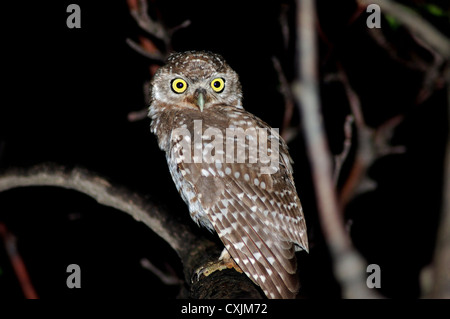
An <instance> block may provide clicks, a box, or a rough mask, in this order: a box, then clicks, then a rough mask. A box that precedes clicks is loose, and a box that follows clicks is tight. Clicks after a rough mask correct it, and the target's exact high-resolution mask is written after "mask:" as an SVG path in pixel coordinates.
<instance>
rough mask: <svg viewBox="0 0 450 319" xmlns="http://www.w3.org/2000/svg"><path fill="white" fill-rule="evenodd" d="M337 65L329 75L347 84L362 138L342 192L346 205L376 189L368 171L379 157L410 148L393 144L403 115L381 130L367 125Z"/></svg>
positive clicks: (358, 130) (352, 91)
mask: <svg viewBox="0 0 450 319" xmlns="http://www.w3.org/2000/svg"><path fill="white" fill-rule="evenodd" d="M337 68H338V74H337V76H336V77H327V79H328V80H331V79H334V78H336V79H338V80H339V81H341V83H342V85H343V86H344V90H345V92H346V94H347V99H348V102H349V105H350V109H351V111H352V113H353V116H354V119H355V124H356V129H357V130H356V134H357V141H358V146H357V148H356V156H355V162H354V164H353V167H352V170H351V172H350V175H349V177H348V178H347V181H346V182H345V184H344V186H343V188H342V192H341V194H340V200H341V203H342V205H343V206H345V205H346V204H347V203H348V202H349V201H350V200H351V199H352V198H354V197H355V196H357V195H359V194H362V193H365V192H368V191H370V190H373V189H375V188H376V186H377V185H376V183H375V181H374V180H372V179H371V178H370V177H369V176H368V174H367V171H368V169H369V167H370V166H371V165H372V164H373V163H374V162H375V161H376V160H378V159H379V158H380V157H382V156H385V155H388V154H402V153H404V152H405V151H406V149H405V147H404V146H401V145H400V146H391V145H390V144H389V141H390V139H391V137H392V135H393V133H394V130H395V128H397V126H398V125H399V124H400V123H401V122H402V120H403V116H400V115H399V116H395V117H394V118H392V119H389V120H387V121H386V122H385V123H384V124H382V125H381V126H380V127H379V128H377V129H373V128H371V127H369V126H367V124H366V122H365V120H364V115H363V112H362V108H361V101H360V99H359V96H358V95H357V94H356V92H355V91H354V90H353V88H352V87H351V85H350V83H349V80H348V78H347V75H346V73H345V71H344V68H343V67H342V65H341V64H340V63H337Z"/></svg>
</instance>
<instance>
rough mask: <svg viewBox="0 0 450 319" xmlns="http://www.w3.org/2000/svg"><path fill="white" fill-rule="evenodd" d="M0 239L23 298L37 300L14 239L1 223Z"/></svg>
mask: <svg viewBox="0 0 450 319" xmlns="http://www.w3.org/2000/svg"><path fill="white" fill-rule="evenodd" d="M0 237H2V238H3V242H4V244H5V250H6V253H7V255H8V257H9V260H10V261H11V266H12V268H13V269H14V272H15V273H16V276H17V279H18V280H19V283H20V287H21V288H22V292H23V294H24V296H25V298H27V299H38V298H39V297H38V295H37V293H36V290H35V289H34V287H33V284H32V283H31V280H30V276H29V275H28V271H27V268H26V267H25V263H24V262H23V259H22V257H21V256H20V254H19V251H18V249H17V245H16V237H15V236H14V235H13V234H11V232H10V231H9V230H8V229H7V228H6V225H5V224H3V223H0Z"/></svg>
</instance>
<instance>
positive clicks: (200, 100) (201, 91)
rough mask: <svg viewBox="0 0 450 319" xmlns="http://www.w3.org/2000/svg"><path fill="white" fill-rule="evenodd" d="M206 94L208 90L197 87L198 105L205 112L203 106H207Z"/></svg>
mask: <svg viewBox="0 0 450 319" xmlns="http://www.w3.org/2000/svg"><path fill="white" fill-rule="evenodd" d="M205 94H206V91H205V90H204V89H197V90H196V91H195V96H196V99H197V106H198V108H199V109H200V112H203V107H204V106H205Z"/></svg>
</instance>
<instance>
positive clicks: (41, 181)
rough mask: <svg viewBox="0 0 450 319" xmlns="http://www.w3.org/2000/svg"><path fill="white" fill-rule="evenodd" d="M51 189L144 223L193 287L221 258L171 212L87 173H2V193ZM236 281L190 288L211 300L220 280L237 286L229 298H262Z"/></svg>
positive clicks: (47, 168)
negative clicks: (77, 194)
mask: <svg viewBox="0 0 450 319" xmlns="http://www.w3.org/2000/svg"><path fill="white" fill-rule="evenodd" d="M31 186H52V187H62V188H66V189H71V190H75V191H78V192H81V193H83V194H86V195H88V196H90V197H92V198H94V199H95V200H96V201H97V202H98V203H99V204H102V205H105V206H108V207H113V208H115V209H117V210H119V211H122V212H125V213H127V214H129V215H131V216H132V217H133V218H134V219H136V220H137V221H141V222H143V223H144V224H146V225H147V226H148V227H149V228H150V229H152V230H153V231H154V232H155V233H156V234H158V235H159V236H160V237H161V238H162V239H164V240H165V241H166V242H167V243H168V244H169V245H170V246H171V247H172V248H173V249H174V250H175V251H176V252H177V254H178V255H179V256H180V258H181V260H182V262H183V266H184V273H185V279H186V282H187V283H188V285H191V278H192V277H193V274H194V272H195V270H196V269H198V268H199V267H200V266H202V265H204V264H206V263H207V262H209V261H211V259H213V258H217V256H219V254H220V251H221V250H222V249H223V247H219V246H217V245H216V244H214V243H213V242H211V241H210V240H208V239H206V238H204V237H202V236H198V235H196V234H194V232H193V231H192V230H191V228H190V227H189V226H187V225H185V224H183V223H182V222H181V221H180V220H177V219H176V218H175V217H174V216H172V215H171V214H170V213H169V212H167V211H165V210H164V209H162V208H161V207H158V206H157V205H155V204H153V203H152V202H150V201H149V200H147V199H145V198H144V197H143V196H140V195H138V194H136V193H133V192H130V191H129V190H127V189H126V188H123V187H119V186H116V185H112V184H111V183H109V182H108V181H107V180H106V179H104V178H102V177H99V176H98V175H96V174H93V173H92V172H89V171H88V170H86V169H82V168H74V169H72V170H70V169H67V168H64V167H61V166H55V165H52V164H44V165H38V166H35V167H32V168H28V169H18V168H17V169H10V170H8V171H6V172H3V173H0V192H3V191H7V190H11V189H14V188H18V187H31ZM239 275H240V277H239V278H240V279H239V280H237V281H236V276H235V274H233V273H232V272H226V271H223V272H220V273H219V274H218V275H216V276H215V278H210V277H206V278H205V277H202V278H200V280H199V281H198V282H195V283H194V284H193V285H192V287H191V294H192V295H194V296H208V295H212V294H213V293H214V289H215V287H214V286H213V285H211V282H213V281H217V280H219V281H220V283H221V284H223V285H226V284H229V282H230V280H232V282H233V283H234V286H235V289H234V290H232V291H229V292H228V295H227V297H228V298H237V297H241V296H242V291H247V292H248V294H247V295H245V296H246V297H247V298H258V297H261V294H260V293H259V291H258V290H257V289H256V287H255V286H254V285H253V284H252V282H251V281H250V280H249V279H248V278H247V277H246V276H245V275H242V274H239Z"/></svg>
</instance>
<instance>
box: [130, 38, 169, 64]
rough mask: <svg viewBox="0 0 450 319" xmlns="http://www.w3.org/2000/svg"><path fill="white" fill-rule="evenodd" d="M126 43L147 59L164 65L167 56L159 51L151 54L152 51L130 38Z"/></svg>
mask: <svg viewBox="0 0 450 319" xmlns="http://www.w3.org/2000/svg"><path fill="white" fill-rule="evenodd" d="M125 42H126V43H127V44H128V45H129V46H130V48H132V49H133V50H135V51H136V52H137V53H139V54H141V55H142V56H145V57H146V58H148V59H150V60H152V61H154V62H156V63H163V62H164V60H165V56H164V55H163V54H161V52H159V51H156V52H150V51H148V50H146V49H145V48H144V47H143V46H142V45H139V44H137V43H136V42H134V41H133V40H131V39H130V38H127V39H126V40H125Z"/></svg>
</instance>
